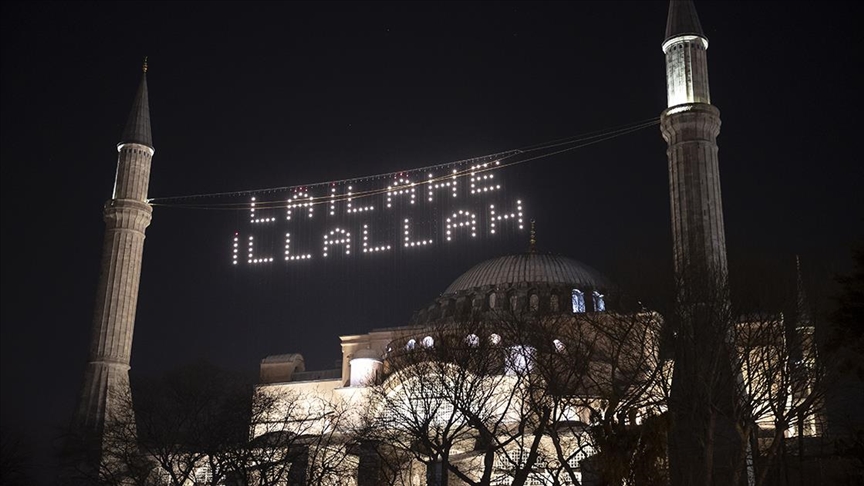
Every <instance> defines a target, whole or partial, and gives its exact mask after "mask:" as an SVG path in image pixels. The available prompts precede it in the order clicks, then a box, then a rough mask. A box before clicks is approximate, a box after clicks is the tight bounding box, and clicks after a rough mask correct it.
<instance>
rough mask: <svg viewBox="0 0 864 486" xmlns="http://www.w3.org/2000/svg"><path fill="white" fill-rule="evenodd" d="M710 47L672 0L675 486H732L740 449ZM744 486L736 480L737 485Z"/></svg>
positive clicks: (665, 116)
mask: <svg viewBox="0 0 864 486" xmlns="http://www.w3.org/2000/svg"><path fill="white" fill-rule="evenodd" d="M707 50H708V39H707V38H706V37H705V34H704V33H703V32H702V26H701V25H700V23H699V17H698V16H697V15H696V8H695V7H694V6H693V3H692V2H691V1H690V0H671V2H670V4H669V17H668V18H667V21H666V37H665V40H664V41H663V53H664V54H665V55H666V93H667V108H666V110H664V111H663V113H662V114H661V116H660V127H661V131H662V133H663V138H664V139H666V143H667V144H668V146H669V148H668V149H667V151H666V154H667V156H668V158H669V194H670V199H671V205H672V239H673V246H674V263H675V277H676V286H677V289H678V292H677V297H678V301H677V306H676V313H675V315H674V317H673V319H672V324H673V328H674V329H675V370H674V374H673V379H672V389H671V394H670V397H669V412H670V418H671V427H670V431H669V449H668V450H669V465H670V473H671V474H670V476H671V483H672V485H673V486H680V485H692V484H703V485H734V484H735V483H736V482H738V483H739V484H740V483H741V482H742V481H743V480H744V478H745V477H746V475H743V474H741V471H742V465H743V462H742V461H741V458H742V457H743V455H742V454H741V452H742V449H741V441H740V437H739V436H738V433H737V432H736V428H735V422H734V419H733V418H734V417H735V416H736V415H735V413H736V412H735V410H736V407H735V403H736V401H737V395H736V390H737V387H736V383H737V379H736V377H737V376H738V372H737V371H736V370H735V369H734V368H735V367H734V362H735V361H736V360H735V359H734V358H733V354H734V353H735V352H736V351H735V346H734V342H733V341H732V335H733V334H732V332H731V329H732V328H731V326H732V325H733V324H732V323H733V319H732V317H731V316H730V315H729V314H730V312H729V311H730V307H729V305H728V304H729V300H728V287H727V283H726V278H727V266H726V236H725V231H724V229H723V202H722V200H721V198H720V170H719V168H718V158H717V135H718V134H719V133H720V111H719V110H717V108H715V107H714V106H713V105H711V94H710V92H709V89H708V61H707ZM736 478H737V479H736Z"/></svg>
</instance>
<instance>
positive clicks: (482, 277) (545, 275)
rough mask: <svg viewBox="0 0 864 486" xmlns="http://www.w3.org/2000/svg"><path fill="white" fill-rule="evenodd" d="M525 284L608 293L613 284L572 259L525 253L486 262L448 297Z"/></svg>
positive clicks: (463, 278) (464, 277) (456, 283)
mask: <svg viewBox="0 0 864 486" xmlns="http://www.w3.org/2000/svg"><path fill="white" fill-rule="evenodd" d="M521 282H528V283H545V284H551V285H559V284H560V285H571V286H574V287H579V288H590V289H607V288H609V282H608V280H606V278H605V277H603V275H602V274H600V272H598V271H597V270H595V269H593V268H591V267H589V266H588V265H585V264H584V263H581V262H578V261H576V260H573V259H571V258H567V257H562V256H557V255H548V254H542V253H522V254H519V255H508V256H503V257H499V258H493V259H491V260H486V261H485V262H482V263H479V264H477V265H475V266H474V267H473V268H472V269H471V270H468V271H467V272H465V273H463V274H462V275H461V276H460V277H459V278H457V279H456V280H454V281H453V283H452V284H450V286H449V287H447V290H445V291H444V294H454V293H457V292H460V291H463V290H470V289H474V288H477V287H485V286H487V285H492V286H499V285H504V284H511V285H512V284H517V283H521Z"/></svg>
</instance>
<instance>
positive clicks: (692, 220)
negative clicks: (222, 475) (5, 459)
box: [77, 0, 818, 485]
mask: <svg viewBox="0 0 864 486" xmlns="http://www.w3.org/2000/svg"><path fill="white" fill-rule="evenodd" d="M707 48H708V39H707V38H706V36H705V35H704V33H703V30H702V28H701V25H700V22H699V19H698V16H697V15H696V10H695V8H694V6H693V4H692V2H690V1H678V0H672V1H671V3H670V9H669V15H668V19H667V26H666V36H665V40H664V41H663V43H662V49H663V52H664V54H665V58H666V78H667V100H668V107H667V109H666V110H664V112H663V113H662V115H661V129H662V134H663V137H664V138H665V139H666V141H667V143H668V147H669V148H668V150H667V154H668V157H669V180H670V199H671V209H672V226H673V227H672V230H673V242H674V249H673V252H674V256H675V260H674V261H675V271H676V278H677V279H678V280H679V281H680V282H681V283H682V288H683V289H684V292H683V293H684V294H686V295H684V296H683V297H682V298H684V299H685V300H688V302H691V303H692V305H693V308H705V305H706V302H704V296H705V295H708V294H711V293H713V294H714V295H722V289H721V288H719V286H718V285H719V284H717V282H718V281H722V280H723V278H725V276H726V273H727V271H726V249H725V233H724V223H723V214H722V200H721V193H720V178H719V169H718V149H717V143H716V137H717V135H718V134H719V131H720V116H719V110H718V109H717V108H715V107H714V106H713V105H712V104H711V100H710V94H709V86H708V70H707ZM117 149H118V152H119V155H118V167H117V176H116V182H115V188H114V194H113V197H112V199H111V200H110V201H109V202H108V203H107V204H106V206H105V212H104V215H105V222H106V234H105V240H104V246H103V259H102V273H101V276H100V281H99V287H98V295H97V305H96V312H95V317H94V327H93V332H92V340H91V347H90V360H89V362H88V367H87V371H86V374H85V380H84V386H83V389H82V395H81V400H80V402H79V407H78V412H77V418H78V422H79V424H80V425H82V426H83V427H85V428H88V429H91V430H93V431H95V432H96V433H101V430H102V427H103V426H104V424H105V423H106V421H108V420H111V418H112V417H114V416H116V415H117V414H119V413H122V410H119V409H118V407H119V406H120V405H119V404H118V403H116V402H114V401H113V400H112V398H111V397H112V396H115V395H116V394H118V393H122V392H123V391H124V390H128V388H129V380H128V370H129V359H130V353H131V345H132V335H133V326H134V318H135V308H136V304H137V296H138V283H139V278H140V271H141V259H142V254H143V241H144V232H145V229H146V227H147V225H148V224H149V222H150V217H151V212H152V208H151V207H150V205H149V204H148V202H147V187H148V184H149V175H150V160H151V158H152V157H153V155H154V153H155V150H154V148H153V141H152V137H151V133H150V116H149V104H148V94H147V81H146V65H145V75H144V77H143V78H142V81H141V85H140V87H139V90H138V93H137V95H136V98H135V103H134V105H133V109H132V112H131V114H130V117H129V121H128V123H127V126H126V130H125V131H124V133H123V136H122V138H121V142H120V143H119V144H118V146H117ZM709 275H710V276H715V277H716V276H719V277H721V278H719V279H710V278H706V277H707V276H709ZM615 292H616V289H615V287H614V286H613V285H612V284H611V283H610V282H609V281H608V280H607V279H606V278H605V277H604V276H603V275H601V274H600V273H599V272H597V271H596V270H594V269H593V268H591V267H590V266H588V265H586V264H584V263H581V262H579V261H576V260H573V259H571V258H568V257H565V256H559V255H550V254H545V253H542V252H539V251H537V250H536V249H535V248H534V242H533V234H532V244H531V246H530V248H529V250H528V251H527V252H525V253H521V254H516V255H507V256H502V257H499V258H493V259H491V260H488V261H485V262H481V263H479V264H477V265H476V266H474V267H473V268H471V269H469V270H468V271H466V272H465V273H464V274H462V275H461V276H459V277H458V278H457V279H456V280H454V281H453V283H452V284H450V286H449V287H447V288H446V289H444V291H443V292H442V293H441V294H440V295H439V296H438V297H436V298H435V299H434V300H433V301H432V302H430V304H429V305H428V306H426V307H424V308H422V309H419V310H417V311H416V313H415V314H414V316H413V317H412V318H411V319H410V321H409V322H408V323H407V325H406V326H404V327H397V328H387V329H373V330H370V331H369V332H368V333H366V334H360V335H350V336H341V337H340V339H341V347H342V360H341V366H340V367H338V368H335V369H329V370H307V369H306V368H305V363H304V359H303V357H302V355H301V354H282V355H275V356H268V357H266V358H264V359H263V360H262V361H261V366H260V382H259V384H258V386H257V388H256V390H257V392H256V393H258V394H260V395H268V396H272V397H276V398H278V399H287V400H290V401H291V404H290V406H291V407H294V408H295V409H296V408H298V407H299V409H302V410H305V411H306V412H309V411H310V410H312V409H313V408H314V407H316V406H318V405H317V404H321V403H326V404H327V407H331V408H329V409H328V411H326V412H322V413H321V414H319V416H318V418H316V419H314V420H307V421H296V422H291V421H287V422H286V421H284V420H283V421H282V422H278V421H277V420H276V419H275V418H273V420H264V421H262V422H261V423H258V424H253V427H252V435H253V439H254V438H259V439H260V438H261V437H266V436H268V434H273V433H274V432H277V433H283V434H284V433H288V434H293V435H294V436H299V435H303V436H304V437H308V438H309V439H308V440H307V442H305V443H303V444H302V447H301V448H302V449H303V450H304V452H303V457H304V459H303V460H298V461H295V462H296V464H299V465H298V466H292V473H291V474H292V476H291V477H292V478H294V479H293V480H289V483H296V484H307V478H308V477H309V475H310V474H312V472H311V471H312V470H313V469H314V468H315V464H316V459H315V457H319V459H318V461H319V462H318V463H317V464H319V465H320V461H321V460H322V459H320V457H321V456H320V455H318V456H316V452H321V451H316V450H315V447H316V445H315V444H320V442H315V438H316V437H321V436H323V435H326V434H328V433H331V432H332V428H333V427H334V422H333V420H332V417H334V416H335V415H336V411H337V410H350V411H351V414H350V419H348V422H350V423H351V425H352V427H353V429H354V430H356V429H357V427H359V426H360V425H359V424H367V425H369V424H371V423H372V422H375V421H379V422H377V423H378V425H379V426H380V425H382V424H381V422H380V420H382V419H381V417H384V418H389V419H390V420H391V421H390V422H385V423H384V424H383V425H384V426H383V427H378V428H377V432H376V431H371V429H370V431H369V432H368V435H366V436H364V439H363V440H361V441H359V442H358V443H359V445H356V444H355V445H354V446H352V447H348V446H345V447H346V448H345V450H346V451H347V453H346V454H347V455H346V456H345V457H343V458H342V460H341V461H339V462H340V463H341V464H347V465H348V466H350V467H352V468H354V469H355V471H357V472H356V474H353V478H354V479H352V481H350V482H351V483H353V484H357V485H374V484H384V483H391V484H424V483H425V484H447V483H448V481H451V482H453V483H454V484H455V483H460V482H462V483H467V482H472V481H480V482H484V483H485V484H510V482H511V480H512V479H513V478H515V477H520V478H521V480H522V481H524V484H551V483H548V481H550V480H553V479H554V481H557V482H556V484H591V482H592V479H591V478H592V474H594V472H592V470H591V469H592V467H594V468H596V467H599V466H597V465H593V466H592V462H591V457H592V456H593V455H594V452H595V450H594V449H595V444H593V443H592V442H591V441H590V440H589V439H588V438H587V435H586V430H587V426H588V425H587V424H592V423H605V424H608V425H609V426H610V427H611V426H613V425H615V424H619V425H620V424H626V425H628V426H633V425H640V424H648V423H650V422H651V421H652V420H655V419H656V417H657V416H659V415H660V414H662V413H664V412H665V411H667V408H666V407H667V401H666V398H667V397H668V396H669V394H670V390H669V388H670V383H671V371H672V370H671V367H672V366H673V363H672V361H671V360H669V359H667V358H666V357H665V356H664V354H663V353H661V352H660V351H659V350H660V328H661V326H662V325H663V318H662V317H661V316H660V315H658V314H657V313H654V312H651V311H648V310H645V309H634V308H625V307H623V306H618V305H617V302H618V301H619V299H618V298H617V296H616V295H615ZM699 299H703V301H700V300H699ZM693 302H695V303H693ZM690 324H692V329H691V330H692V332H693V333H694V335H695V336H696V339H697V341H698V342H700V343H702V344H700V345H701V346H708V347H703V348H698V349H696V350H695V351H694V350H691V351H693V352H692V353H691V354H690V355H692V359H691V361H687V360H686V359H682V360H676V362H675V363H674V366H675V367H676V374H677V373H679V369H680V370H681V371H680V373H681V377H682V378H681V379H680V380H679V382H678V383H677V384H675V385H671V388H672V390H671V396H672V397H673V398H674V397H675V395H676V393H677V394H679V396H685V395H686V394H687V393H689V392H688V391H687V390H690V389H692V388H693V387H696V386H697V385H698V383H696V382H695V380H697V379H698V378H694V377H696V376H698V374H695V373H693V372H692V370H691V368H687V366H691V367H695V368H693V369H698V367H699V366H701V364H702V361H701V360H703V359H707V357H705V356H707V355H710V354H711V353H714V352H715V351H713V350H712V349H711V346H710V345H711V343H714V344H716V342H715V341H711V338H710V335H709V334H710V333H709V332H708V331H707V330H705V329H703V328H702V327H700V326H699V325H698V319H695V318H694V321H693V323H690ZM745 324H746V325H747V326H749V328H758V327H759V326H758V325H756V324H754V323H753V322H752V320H751V322H748V323H745ZM684 325H685V328H686V325H688V323H687V322H685V323H684ZM754 326H755V327H754ZM801 330H802V332H805V333H806V334H807V335H812V328H805V327H802V328H801ZM776 344H777V343H767V344H766V343H765V342H763V345H764V346H774V345H776ZM764 346H763V347H764ZM714 347H715V348H716V346H714ZM286 351H302V350H286ZM703 351H704V353H703ZM751 351H753V349H752V348H751V349H748V350H744V352H751ZM676 356H677V354H676ZM712 356H713V355H712ZM807 356H811V355H809V354H806V353H805V357H807ZM715 357H716V356H715ZM808 359H809V358H808ZM444 370H449V371H446V372H445V371H444ZM688 370H691V372H688ZM535 371H536V373H534V372H535ZM747 372H750V370H749V369H748V370H745V373H747ZM688 373H689V374H688ZM535 374H537V375H541V376H543V384H544V385H543V386H541V387H539V388H538V387H537V384H536V383H535V382H533V381H532V380H533V378H530V377H531V376H534V375H535ZM688 376H689V378H688ZM730 376H731V375H730ZM688 380H689V381H688ZM676 386H677V387H678V391H676V389H675V387H676ZM730 386H731V385H730ZM442 387H445V388H446V389H447V390H449V392H448V393H450V394H451V396H449V397H445V395H446V393H443V392H442ZM466 387H467V388H471V389H472V390H473V391H474V392H476V393H479V395H480V396H482V399H481V400H480V401H481V403H479V404H477V403H469V404H466V403H464V402H462V403H461V405H460V402H458V401H454V399H452V398H453V397H452V395H453V394H454V393H455V395H456V396H457V398H458V395H459V394H460V393H461V391H463V390H465V389H466ZM688 387H689V388H688ZM454 390H456V391H454ZM478 390H479V391H478ZM634 390H637V391H638V393H637V392H635V391H634ZM682 390H683V391H682ZM574 397H575V398H574ZM526 404H529V405H526ZM474 405H477V406H478V407H479V408H477V409H472V406H474ZM286 406H289V404H286ZM693 406H694V407H695V406H696V405H693ZM406 411H407V412H406ZM371 412H375V413H371ZM673 412H674V411H673ZM273 413H275V412H273ZM677 413H681V414H682V416H683V415H684V413H682V412H680V409H679V412H677ZM700 413H702V412H701V411H697V413H694V414H691V415H693V416H698V415H699V414H700ZM375 415H377V417H378V418H376V417H374V416H375ZM370 420H371V421H372V422H369V421H370ZM694 420H697V419H694ZM598 421H599V422H598ZM604 421H605V422H604ZM277 422H278V424H277V425H273V424H276V423H277ZM301 423H302V427H303V429H302V430H299V429H298V430H291V427H295V428H297V427H300V425H298V424H301ZM525 423H528V424H529V425H528V427H530V430H522V429H520V424H525ZM679 423H681V424H684V422H680V421H679ZM286 424H288V425H286ZM291 424H293V425H291ZM689 425H692V426H697V425H698V424H697V423H696V422H693V423H690V424H689ZM760 425H764V428H765V429H766V430H768V429H769V428H770V427H771V420H770V417H768V416H766V417H765V418H764V420H763V422H762V423H760ZM274 426H275V427H278V428H277V429H274V428H273V427H274ZM683 426H684V425H682V427H683ZM286 427H287V428H286ZM406 429H410V430H406ZM421 430H422V431H425V433H427V438H428V440H426V439H422V440H420V439H417V434H415V435H414V437H412V438H410V439H408V444H407V445H406V446H405V447H403V448H400V447H398V445H397V442H398V441H399V440H400V439H399V438H398V437H397V432H403V436H404V435H405V434H410V433H411V432H418V431H421ZM517 431H518V433H517ZM534 432H537V433H534ZM781 432H782V434H787V432H786V431H781ZM672 433H673V434H674V433H675V432H674V431H673V432H672ZM688 433H689V432H688ZM795 433H798V434H801V435H804V434H806V435H813V434H816V433H818V430H817V428H816V427H815V425H813V424H812V423H811V422H809V421H808V422H807V430H804V429H803V428H800V427H799V428H798V429H797V431H794V430H793V431H790V432H789V433H788V434H789V435H794V434H795ZM376 434H377V435H376ZM387 434H390V435H387ZM690 435H692V434H690ZM541 436H542V437H541ZM534 437H540V438H538V439H537V440H536V442H532V440H533V438H534ZM640 440H641V439H640ZM694 440H695V439H694ZM298 444H300V443H298ZM382 444H383V447H384V448H385V449H387V450H388V451H389V452H390V453H391V454H390V456H391V457H397V456H398V457H401V459H399V462H398V464H397V465H396V466H393V465H392V464H390V465H388V464H386V462H387V458H386V457H384V456H386V454H382V453H381V450H382ZM343 445H344V444H343ZM323 448H327V449H332V448H333V446H332V444H331V445H327V446H326V447H323ZM400 453H403V455H402V456H400ZM405 454H407V455H408V456H410V457H406V456H405ZM325 455H326V454H325ZM348 456H350V459H349V458H348ZM670 460H675V458H674V457H670ZM713 474H714V477H715V478H720V481H721V482H719V483H717V484H721V483H723V481H722V479H723V478H730V477H731V476H728V475H729V474H730V472H729V471H727V470H721V469H719V468H718V469H716V470H714V471H713ZM553 475H554V478H553ZM397 479H398V481H397ZM683 481H684V482H685V483H686V481H687V478H684V479H683ZM309 482H310V483H311V480H310V481H309ZM319 482H320V481H319ZM334 484H342V483H339V482H338V481H337V482H334ZM691 484H695V483H691ZM725 484H732V481H728V482H726V483H725Z"/></svg>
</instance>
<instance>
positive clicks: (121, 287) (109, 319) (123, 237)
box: [76, 59, 154, 434]
mask: <svg viewBox="0 0 864 486" xmlns="http://www.w3.org/2000/svg"><path fill="white" fill-rule="evenodd" d="M143 71H144V74H143V75H142V77H141V84H140V86H139V87H138V93H137V94H136V95H135V102H134V103H133V105H132V111H131V112H130V113H129V120H128V121H127V122H126V128H125V130H123V135H122V136H121V137H120V143H118V144H117V152H118V156H117V175H116V178H115V181H114V193H113V196H112V197H111V200H110V201H108V202H107V203H105V209H104V220H105V238H104V241H103V244H102V264H101V266H102V270H101V273H100V276H99V286H98V287H97V291H96V309H95V312H94V317H93V331H92V335H91V338H90V357H89V361H88V363H87V370H86V372H85V374H84V388H83V390H82V391H81V399H80V402H79V404H78V411H77V417H76V418H77V422H78V425H79V426H80V427H82V428H83V429H84V430H85V431H90V432H94V433H96V434H101V433H102V430H103V426H104V424H105V421H106V420H107V419H110V418H111V417H112V416H116V415H115V414H116V413H117V412H119V411H120V409H119V407H122V403H118V398H124V397H125V396H126V395H127V394H128V393H129V358H130V354H131V351H132V330H133V327H134V325H135V309H136V305H137V303H138V283H139V281H140V278H141V256H142V253H143V251H144V230H145V229H146V228H147V226H148V225H149V224H150V215H151V213H152V211H153V209H152V208H151V207H150V205H149V204H148V203H147V186H148V185H149V182H150V160H151V158H152V157H153V153H154V149H153V139H152V136H151V133H150V108H149V105H148V101H147V60H146V59H145V60H144V67H143Z"/></svg>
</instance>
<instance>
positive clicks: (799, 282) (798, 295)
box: [795, 255, 810, 328]
mask: <svg viewBox="0 0 864 486" xmlns="http://www.w3.org/2000/svg"><path fill="white" fill-rule="evenodd" d="M795 274H796V275H795V276H796V281H795V304H796V309H795V310H796V311H797V313H798V322H797V323H796V327H798V328H801V327H806V326H809V325H810V312H809V311H808V310H807V294H806V293H805V292H804V277H802V276H801V259H800V258H799V257H798V255H795Z"/></svg>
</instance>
